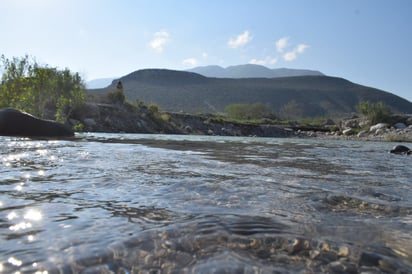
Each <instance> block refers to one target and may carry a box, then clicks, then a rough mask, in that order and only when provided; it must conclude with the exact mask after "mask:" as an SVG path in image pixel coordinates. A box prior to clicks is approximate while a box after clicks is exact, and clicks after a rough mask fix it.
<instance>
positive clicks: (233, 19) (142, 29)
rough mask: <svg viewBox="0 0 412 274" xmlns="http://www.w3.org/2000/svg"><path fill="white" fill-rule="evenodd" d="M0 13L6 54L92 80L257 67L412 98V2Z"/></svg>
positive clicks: (207, 3) (14, 4)
mask: <svg viewBox="0 0 412 274" xmlns="http://www.w3.org/2000/svg"><path fill="white" fill-rule="evenodd" d="M0 11H2V12H1V16H0V28H1V32H0V55H1V54H3V55H4V56H5V57H7V58H12V57H22V56H24V55H26V54H28V55H29V56H32V57H34V58H35V60H36V61H37V62H39V63H41V64H45V65H48V66H50V67H57V68H61V69H64V68H69V69H70V70H71V71H73V72H79V73H80V75H81V76H82V77H83V78H84V79H85V80H92V79H96V78H105V77H121V76H124V75H126V74H129V73H131V72H133V71H135V70H138V69H145V68H167V69H178V70H184V69H189V68H192V67H195V66H206V65H220V66H222V67H228V66H233V65H240V64H247V63H252V64H261V65H264V66H267V67H269V68H296V69H312V70H319V71H321V72H322V73H324V74H326V75H330V76H336V77H342V78H345V79H347V80H349V81H352V82H355V83H358V84H362V85H366V86H370V87H374V88H378V89H381V90H385V91H388V92H391V93H394V94H396V95H398V96H401V97H403V98H405V99H407V100H409V101H412V16H411V14H412V0H251V1H249V0H0Z"/></svg>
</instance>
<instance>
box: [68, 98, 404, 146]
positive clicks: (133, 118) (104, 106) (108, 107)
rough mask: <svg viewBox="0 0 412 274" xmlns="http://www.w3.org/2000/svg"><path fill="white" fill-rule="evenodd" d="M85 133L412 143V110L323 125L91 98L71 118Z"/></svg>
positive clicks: (76, 126)
mask: <svg viewBox="0 0 412 274" xmlns="http://www.w3.org/2000/svg"><path fill="white" fill-rule="evenodd" d="M69 123H70V125H71V126H73V127H74V128H77V129H78V130H80V131H85V132H106V133H154V134H189V135H217V136H254V137H279V138H284V137H301V138H327V139H339V140H367V141H396V142H412V115H393V116H392V118H391V122H390V123H378V124H375V125H372V126H368V121H366V120H365V119H362V118H359V117H351V118H348V119H342V120H340V121H339V122H334V121H332V120H330V119H329V120H328V121H327V122H325V123H323V124H316V125H311V124H302V123H298V122H289V123H274V122H273V121H268V122H267V123H260V124H257V123H247V122H235V121H229V120H227V119H224V118H222V117H220V116H216V115H208V114H199V115H193V114H187V113H170V112H161V111H159V110H158V108H156V107H153V106H146V105H143V104H141V105H139V106H135V105H130V104H108V103H95V102H89V103H87V104H86V105H85V106H84V107H83V109H81V110H78V111H76V112H74V114H73V115H72V117H71V118H70V119H69Z"/></svg>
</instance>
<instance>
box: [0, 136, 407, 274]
mask: <svg viewBox="0 0 412 274" xmlns="http://www.w3.org/2000/svg"><path fill="white" fill-rule="evenodd" d="M0 142H1V147H0V160H1V162H0V273H14V272H20V273H320V272H324V273H362V272H363V273H411V272H412V168H411V163H412V157H411V156H405V155H393V154H389V153H388V151H389V150H390V149H391V147H392V146H393V145H394V144H393V143H378V142H361V141H356V142H351V141H331V140H320V139H286V138H285V139H276V138H242V137H216V136H215V137H212V136H184V135H179V136H177V135H176V136H175V135H138V134H97V133H96V134H94V133H87V134H77V135H76V137H75V138H73V139H68V140H32V139H27V138H17V137H0ZM406 145H408V146H411V144H406Z"/></svg>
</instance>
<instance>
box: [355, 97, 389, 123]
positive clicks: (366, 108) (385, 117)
mask: <svg viewBox="0 0 412 274" xmlns="http://www.w3.org/2000/svg"><path fill="white" fill-rule="evenodd" d="M357 109H358V111H359V112H360V113H361V114H362V115H363V116H364V117H365V118H366V119H368V120H369V123H370V124H376V123H380V122H389V121H390V118H391V114H392V112H391V109H390V108H389V106H388V105H386V104H385V103H383V102H375V103H371V102H369V101H360V102H359V103H358V105H357Z"/></svg>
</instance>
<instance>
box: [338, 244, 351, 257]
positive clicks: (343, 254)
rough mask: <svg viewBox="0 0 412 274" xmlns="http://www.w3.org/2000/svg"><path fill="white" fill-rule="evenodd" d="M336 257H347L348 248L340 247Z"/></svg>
mask: <svg viewBox="0 0 412 274" xmlns="http://www.w3.org/2000/svg"><path fill="white" fill-rule="evenodd" d="M338 256H340V257H347V256H349V248H348V247H347V246H344V245H343V246H340V247H339V251H338Z"/></svg>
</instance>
